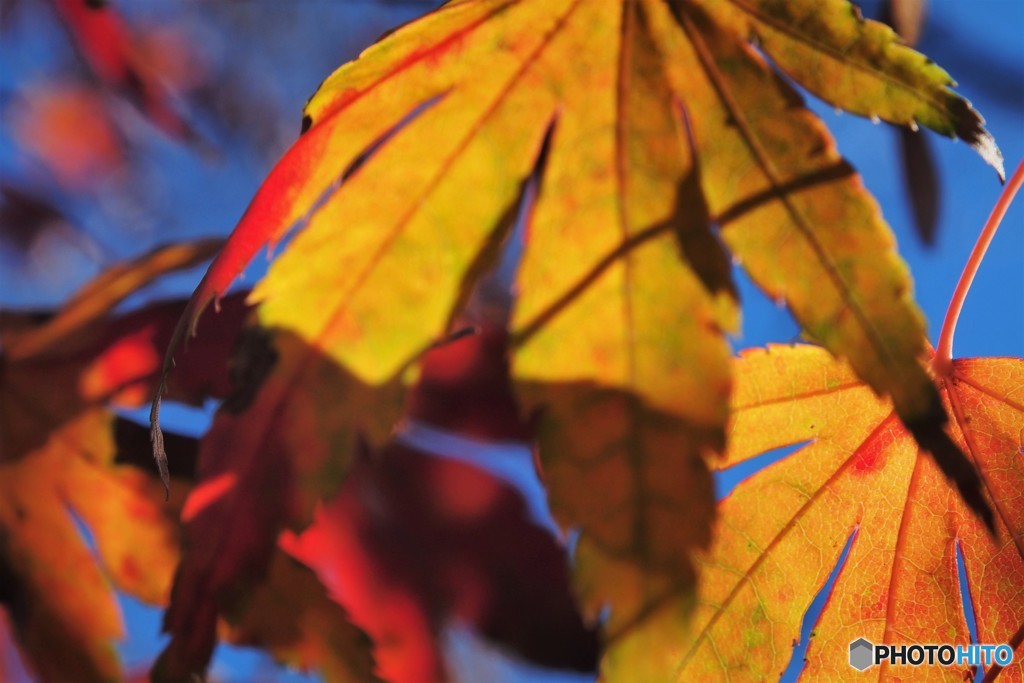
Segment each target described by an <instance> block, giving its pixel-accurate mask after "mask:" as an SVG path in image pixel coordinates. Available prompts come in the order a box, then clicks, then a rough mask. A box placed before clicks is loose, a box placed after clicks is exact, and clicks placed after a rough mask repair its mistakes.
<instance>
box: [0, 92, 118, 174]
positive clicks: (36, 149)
mask: <svg viewBox="0 0 1024 683" xmlns="http://www.w3.org/2000/svg"><path fill="white" fill-rule="evenodd" d="M11 131H12V133H13V135H14V139H15V140H16V141H17V142H18V144H20V145H21V146H22V147H23V148H24V149H25V150H26V151H28V152H29V153H30V154H32V155H33V156H35V157H36V158H37V159H38V160H39V161H40V162H41V163H42V164H43V165H44V166H45V167H46V168H47V170H48V171H49V172H50V173H51V174H52V175H53V177H54V179H55V180H56V181H57V182H58V183H59V184H60V185H61V186H63V187H65V188H67V189H68V190H72V191H84V190H90V189H93V188H95V187H96V186H97V185H98V184H99V183H101V182H102V181H103V180H104V179H105V178H107V177H109V176H110V175H111V173H113V172H114V171H115V170H117V168H118V167H120V165H121V164H122V162H123V161H124V150H123V148H122V143H121V139H120V137H119V134H118V131H117V128H116V126H115V125H114V122H113V120H112V119H111V116H110V112H109V110H108V109H107V105H106V102H104V100H103V97H102V95H100V93H98V92H97V91H96V90H94V89H92V88H89V87H87V86H84V85H78V84H70V83H46V84H41V85H36V86H33V87H30V88H26V89H25V90H24V92H23V93H22V98H21V99H20V100H19V101H18V102H17V103H16V104H15V105H14V106H13V107H12V113H11Z"/></svg>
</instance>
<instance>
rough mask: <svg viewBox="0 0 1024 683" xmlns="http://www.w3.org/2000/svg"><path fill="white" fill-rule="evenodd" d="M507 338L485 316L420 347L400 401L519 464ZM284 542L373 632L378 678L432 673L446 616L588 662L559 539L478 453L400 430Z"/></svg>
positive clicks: (583, 665) (590, 645)
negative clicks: (472, 456) (435, 344)
mask: <svg viewBox="0 0 1024 683" xmlns="http://www.w3.org/2000/svg"><path fill="white" fill-rule="evenodd" d="M507 341H508V340H507V335H506V333H505V331H504V330H501V329H496V328H493V327H486V326H485V327H484V328H483V329H482V330H481V331H480V332H479V333H478V334H473V335H469V336H464V337H462V338H460V339H458V340H456V341H453V342H451V343H449V344H446V345H443V346H440V347H439V348H435V349H433V350H431V351H430V352H429V353H428V354H427V355H426V356H425V358H424V364H423V374H422V377H421V379H420V381H419V384H418V386H417V387H416V389H415V390H414V391H413V392H412V394H411V396H410V400H409V404H408V412H409V416H410V417H411V418H412V419H415V420H418V421H421V420H424V419H425V418H426V419H429V420H430V421H431V422H433V423H434V424H435V425H437V426H440V427H445V428H448V429H456V430H458V431H459V432H461V433H462V434H465V435H471V436H473V437H475V438H477V439H481V440H483V442H484V443H487V442H490V443H495V442H502V443H505V444H508V443H509V441H510V440H514V442H516V443H518V444H519V445H520V446H521V447H522V448H521V456H522V458H523V460H524V462H523V463H522V464H523V466H524V467H525V468H529V467H530V466H531V455H530V451H529V449H528V448H527V445H526V443H524V440H525V439H526V438H527V434H528V431H529V430H528V429H527V427H526V425H525V424H524V423H523V422H522V421H521V420H520V418H519V415H518V411H517V408H516V405H515V401H514V399H513V397H512V393H511V389H510V386H509V382H508V363H507V359H506V353H507ZM284 542H285V544H286V547H287V548H288V549H289V550H290V551H291V552H292V553H293V554H294V555H295V556H296V557H298V558H300V559H302V560H303V561H304V562H305V563H306V564H308V565H309V566H311V567H313V568H314V569H315V570H316V571H317V573H318V575H319V576H320V578H321V580H322V581H324V583H325V584H326V585H327V586H328V587H329V588H330V589H331V592H332V595H333V596H334V597H335V598H336V599H337V600H338V601H339V602H340V603H341V604H342V605H344V606H345V608H346V609H348V610H349V612H350V614H351V615H352V618H353V621H354V622H355V623H356V624H357V625H359V626H361V627H362V628H364V629H365V630H366V631H367V633H368V634H369V635H370V636H371V637H372V638H373V639H374V641H375V650H374V652H375V656H376V659H377V663H378V667H379V673H380V674H381V676H382V677H384V678H386V679H387V680H389V681H394V682H395V683H402V682H405V683H412V682H419V681H434V680H441V679H443V677H444V674H443V671H444V662H443V655H442V653H441V652H440V646H439V644H438V638H439V636H440V635H441V634H442V633H443V631H444V629H445V627H446V626H448V625H451V624H462V625H469V626H472V627H475V628H476V629H478V630H479V631H480V632H481V633H482V634H484V635H485V636H487V637H489V638H491V639H493V640H495V641H497V642H498V643H501V644H503V645H505V646H509V647H512V648H513V649H514V650H516V651H517V652H518V653H519V654H520V655H522V656H524V657H525V658H527V659H528V660H531V661H534V662H536V663H538V664H541V665H543V666H547V667H552V668H567V669H576V670H580V671H593V670H595V668H596V665H597V656H598V644H597V638H596V635H595V633H594V631H593V630H592V629H591V628H588V627H587V626H586V625H585V624H584V623H583V620H582V618H581V617H580V614H579V611H578V605H577V602H576V599H575V596H574V595H573V593H572V590H571V588H570V584H569V572H568V563H567V558H566V554H565V549H564V548H563V547H561V546H560V545H559V543H558V542H557V541H556V539H555V538H554V537H553V536H552V535H551V534H550V532H548V531H547V530H545V529H543V528H542V527H540V526H539V525H538V524H537V523H536V522H535V521H533V520H531V519H530V518H529V513H528V510H527V506H526V504H525V502H524V500H523V497H522V495H521V494H520V493H519V492H518V491H517V490H516V489H515V488H514V487H513V486H511V485H509V484H508V483H506V482H504V481H502V480H501V479H499V478H497V477H495V476H494V475H492V474H490V473H488V472H487V471H486V470H484V469H482V468H481V467H479V466H477V465H474V464H469V463H466V462H460V461H458V460H453V459H450V458H446V457H439V456H437V455H432V454H428V453H425V452H423V451H421V450H418V449H417V448H415V447H413V446H410V445H408V444H406V443H403V442H402V439H401V437H398V438H397V439H395V440H393V441H391V442H390V443H388V444H387V445H386V446H384V447H383V448H382V449H381V450H379V451H377V452H375V453H372V454H367V455H366V456H365V457H364V458H362V459H361V461H360V462H359V463H358V464H357V465H356V466H355V468H354V469H353V471H352V472H351V474H350V475H349V478H348V479H347V481H346V483H345V486H344V487H343V489H342V491H341V492H340V493H339V494H338V496H337V497H335V498H334V499H333V500H332V501H331V502H329V503H328V504H326V505H325V506H324V507H323V508H322V509H321V510H319V511H318V513H317V516H316V521H315V523H314V524H313V526H312V527H311V528H310V529H308V530H307V531H305V532H304V533H303V534H302V535H301V536H298V537H285V539H284Z"/></svg>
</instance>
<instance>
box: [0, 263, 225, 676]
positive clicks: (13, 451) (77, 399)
mask: <svg viewBox="0 0 1024 683" xmlns="http://www.w3.org/2000/svg"><path fill="white" fill-rule="evenodd" d="M215 247H216V245H215V244H211V243H199V244H195V245H181V246H175V247H171V248H168V249H165V250H158V251H156V252H154V253H152V254H149V255H146V256H144V257H142V258H140V259H138V260H137V261H135V262H133V263H131V264H125V265H123V266H119V267H117V268H115V269H113V270H112V272H110V273H108V274H106V275H103V276H100V277H99V278H98V279H97V280H96V281H94V282H93V283H91V284H89V285H87V286H86V287H85V288H83V289H82V290H81V291H80V292H79V294H78V295H76V296H75V297H73V298H72V300H71V301H70V302H69V304H68V305H67V306H66V307H65V308H63V309H62V310H61V311H60V312H58V314H57V315H55V316H53V317H51V318H49V319H44V320H43V321H42V322H40V318H39V316H37V315H27V314H17V313H5V314H4V316H3V318H2V319H0V345H2V347H0V348H2V351H0V444H2V451H0V576H2V581H0V600H2V601H3V602H4V604H5V605H6V607H7V608H8V610H9V613H10V616H11V619H12V622H13V627H14V631H15V632H16V635H17V637H18V642H19V644H20V645H21V647H22V649H23V651H24V652H25V654H26V656H27V659H28V660H29V662H30V664H31V666H32V668H33V669H34V670H35V673H36V674H38V676H39V677H40V679H41V680H43V681H60V682H63V681H107V680H117V679H118V678H119V677H120V672H119V663H118V660H117V655H116V650H115V649H114V643H113V641H114V640H116V639H119V638H121V637H122V636H123V627H122V624H121V619H120V613H119V610H118V606H117V602H116V599H115V596H114V594H113V592H112V590H111V588H112V587H113V586H116V587H117V588H119V589H121V590H123V591H125V592H127V593H129V594H131V595H134V596H136V597H137V598H139V599H141V600H143V601H146V602H150V603H162V602H165V601H166V600H167V597H168V594H169V591H170V585H171V578H172V573H173V569H174V566H175V565H176V564H177V561H178V524H177V520H176V507H175V506H166V507H165V506H162V505H160V503H159V502H158V501H159V498H160V496H159V495H158V491H159V488H160V484H159V482H158V481H157V480H155V479H153V478H151V477H149V476H147V475H146V474H145V473H143V472H141V471H139V470H137V469H136V468H134V467H127V466H122V465H118V464H116V462H115V459H116V458H117V456H118V451H117V445H118V444H117V442H116V436H115V430H114V426H115V423H116V420H115V416H114V414H113V413H112V411H111V410H110V408H109V407H108V405H109V404H110V403H115V404H117V405H120V406H138V405H140V404H142V403H144V402H145V401H146V400H147V399H148V398H149V397H150V396H151V395H152V390H153V387H154V385H155V383H156V380H157V377H158V372H159V368H160V364H159V361H160V356H159V349H162V348H163V347H164V345H165V344H166V343H167V341H168V339H169V337H170V334H171V331H172V330H173V325H174V323H175V321H176V320H177V318H178V316H180V314H181V311H182V308H183V305H184V304H183V302H177V303H171V304H160V305H155V306H152V307H150V308H145V309H141V310H138V311H135V312H133V313H129V314H126V315H123V316H120V317H113V316H111V315H110V311H111V309H112V308H113V307H114V306H115V305H116V304H117V303H118V302H119V301H120V300H121V299H123V298H124V297H125V296H126V295H128V294H129V293H131V292H132V291H134V289H135V287H136V286H137V285H140V284H144V283H145V282H147V281H150V280H152V279H153V278H155V277H158V276H160V275H162V274H164V273H166V272H168V271H170V270H174V269H178V268H183V267H188V266H192V265H195V264H196V263H197V262H201V261H202V260H205V258H208V257H209V254H210V252H211V249H212V248H215ZM226 303H227V304H228V306H227V310H228V311H229V312H230V313H229V316H228V318H227V319H226V320H230V319H232V318H235V319H239V320H240V316H239V315H238V313H236V311H237V312H242V313H244V309H243V308H242V307H240V306H238V305H236V304H235V302H234V301H228V302H226ZM222 322H223V321H222ZM230 341H231V339H230V337H229V336H226V335H225V334H224V333H221V334H209V335H208V336H207V337H206V339H205V340H204V341H201V342H200V343H199V344H197V345H196V346H195V347H194V348H193V353H196V354H197V355H200V356H202V357H203V362H202V363H196V364H195V366H194V368H193V369H192V370H189V371H188V372H186V373H183V374H182V375H181V376H179V377H176V378H175V379H174V381H173V382H171V385H170V387H171V394H170V395H171V396H173V397H174V398H178V399H182V400H192V401H197V400H202V398H204V397H205V396H207V395H209V394H210V393H214V394H215V393H217V391H218V390H219V389H218V388H219V387H223V386H224V385H225V384H226V377H225V380H224V382H223V383H218V382H217V380H216V377H217V373H216V371H215V370H214V368H216V367H217V366H216V363H217V359H218V358H219V360H220V363H221V367H222V369H221V371H220V373H219V374H220V375H226V371H225V370H224V368H226V365H225V363H226V359H227V355H228V350H229V349H230ZM189 355H190V357H191V354H189ZM200 368H201V369H200ZM193 371H199V372H200V373H201V375H200V376H196V375H193V374H192V373H193ZM176 498H177V499H178V500H179V502H180V498H181V495H180V491H177V490H176ZM83 528H84V529H86V530H87V531H88V534H89V537H90V538H91V542H90V543H87V542H86V540H85V539H84V538H83V534H82V529H83Z"/></svg>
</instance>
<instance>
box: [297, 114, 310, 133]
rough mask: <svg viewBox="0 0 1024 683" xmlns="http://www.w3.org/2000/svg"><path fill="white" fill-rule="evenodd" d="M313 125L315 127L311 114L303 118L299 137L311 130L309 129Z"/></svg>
mask: <svg viewBox="0 0 1024 683" xmlns="http://www.w3.org/2000/svg"><path fill="white" fill-rule="evenodd" d="M312 125H313V117H312V116H310V115H309V114H306V115H305V116H303V117H302V129H301V130H300V131H299V135H302V134H303V133H305V132H306V131H307V130H309V127H310V126H312Z"/></svg>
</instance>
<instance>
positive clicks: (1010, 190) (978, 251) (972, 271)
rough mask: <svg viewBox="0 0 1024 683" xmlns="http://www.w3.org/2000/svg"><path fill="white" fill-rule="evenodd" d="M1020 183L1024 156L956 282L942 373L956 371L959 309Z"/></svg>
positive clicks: (939, 360) (938, 363) (940, 352)
mask: <svg viewBox="0 0 1024 683" xmlns="http://www.w3.org/2000/svg"><path fill="white" fill-rule="evenodd" d="M1021 185H1024V160H1021V162H1020V165H1018V166H1017V170H1016V171H1014V172H1013V176H1012V177H1011V178H1010V182H1008V183H1006V187H1004V188H1003V193H1002V194H1001V195H1000V196H999V201H997V202H996V205H995V206H994V207H993V208H992V213H991V214H990V215H989V217H988V220H987V221H986V222H985V226H984V227H983V228H982V229H981V234H980V235H978V241H977V242H975V244H974V249H972V250H971V255H970V257H968V259H967V265H965V266H964V271H963V273H961V274H960V281H959V282H957V284H956V289H955V290H953V297H952V299H950V302H949V308H948V309H946V318H945V320H943V321H942V332H941V333H940V334H939V343H938V345H937V347H936V349H935V358H934V359H933V360H932V369H933V370H935V374H936V375H938V376H939V377H949V376H950V375H951V374H952V372H953V335H954V333H955V332H956V323H957V320H959V319H960V311H961V310H963V307H964V300H965V299H966V298H967V292H969V291H970V289H971V283H972V282H974V276H975V275H977V274H978V268H980V267H981V261H982V259H984V258H985V252H986V251H987V250H988V245H989V244H991V243H992V238H993V237H994V236H995V234H996V230H997V229H998V228H999V224H1000V223H1001V222H1002V220H1003V216H1005V215H1006V210H1007V209H1008V208H1009V207H1010V203H1011V202H1012V201H1013V197H1014V195H1016V194H1017V191H1018V190H1019V189H1020V187H1021Z"/></svg>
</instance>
